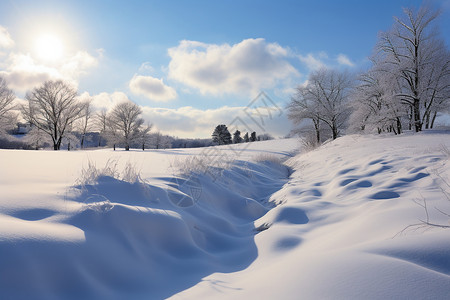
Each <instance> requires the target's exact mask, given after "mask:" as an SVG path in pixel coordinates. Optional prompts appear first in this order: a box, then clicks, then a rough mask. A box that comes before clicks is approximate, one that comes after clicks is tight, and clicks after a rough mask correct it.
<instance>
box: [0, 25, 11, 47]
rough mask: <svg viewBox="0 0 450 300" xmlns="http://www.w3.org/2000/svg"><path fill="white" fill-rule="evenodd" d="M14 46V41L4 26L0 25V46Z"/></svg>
mask: <svg viewBox="0 0 450 300" xmlns="http://www.w3.org/2000/svg"><path fill="white" fill-rule="evenodd" d="M13 46H14V41H13V39H12V38H11V36H10V35H9V32H8V30H6V28H5V27H2V26H0V48H11V47H13Z"/></svg>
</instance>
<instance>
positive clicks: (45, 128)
mask: <svg viewBox="0 0 450 300" xmlns="http://www.w3.org/2000/svg"><path fill="white" fill-rule="evenodd" d="M26 100H28V105H25V106H23V107H22V114H23V116H24V118H25V119H26V120H27V121H28V122H29V123H30V124H32V125H33V126H35V127H36V128H38V129H39V130H41V131H42V132H44V133H46V134H47V135H49V136H50V138H51V139H52V142H53V149H54V150H59V149H60V148H61V143H62V140H63V138H64V136H65V134H67V133H68V132H67V130H68V128H69V127H70V126H72V125H73V123H74V122H75V121H76V120H77V119H79V118H80V113H81V111H82V110H83V108H84V106H83V104H82V103H80V102H79V101H78V99H77V90H76V89H75V88H74V87H72V86H71V85H69V84H68V83H66V82H64V81H61V80H58V81H46V82H44V84H42V85H41V86H40V87H37V88H35V89H33V90H32V91H31V92H28V93H27V95H26Z"/></svg>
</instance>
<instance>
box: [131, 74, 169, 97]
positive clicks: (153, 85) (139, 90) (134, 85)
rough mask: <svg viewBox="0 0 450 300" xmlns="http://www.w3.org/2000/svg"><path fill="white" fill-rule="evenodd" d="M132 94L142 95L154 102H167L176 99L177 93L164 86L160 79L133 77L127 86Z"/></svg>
mask: <svg viewBox="0 0 450 300" xmlns="http://www.w3.org/2000/svg"><path fill="white" fill-rule="evenodd" d="M129 87H130V90H131V92H132V93H133V94H136V95H142V96H144V97H146V98H148V99H150V100H154V101H169V100H172V99H175V98H176V97H177V92H176V91H175V89H173V88H172V87H170V86H167V85H165V84H164V82H163V80H162V79H158V78H154V77H152V76H141V75H134V76H133V78H132V79H131V81H130V84H129Z"/></svg>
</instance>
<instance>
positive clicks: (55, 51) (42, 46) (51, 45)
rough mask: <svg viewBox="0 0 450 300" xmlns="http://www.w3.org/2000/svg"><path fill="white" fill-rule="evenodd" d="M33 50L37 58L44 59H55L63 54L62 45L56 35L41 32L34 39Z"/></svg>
mask: <svg viewBox="0 0 450 300" xmlns="http://www.w3.org/2000/svg"><path fill="white" fill-rule="evenodd" d="M35 51H36V54H37V55H38V57H39V58H41V59H43V60H46V61H49V62H51V61H56V60H58V59H60V58H61V57H62V56H63V52H64V46H63V43H62V41H61V39H59V38H58V37H57V36H55V35H52V34H43V35H40V36H38V37H37V39H36V41H35Z"/></svg>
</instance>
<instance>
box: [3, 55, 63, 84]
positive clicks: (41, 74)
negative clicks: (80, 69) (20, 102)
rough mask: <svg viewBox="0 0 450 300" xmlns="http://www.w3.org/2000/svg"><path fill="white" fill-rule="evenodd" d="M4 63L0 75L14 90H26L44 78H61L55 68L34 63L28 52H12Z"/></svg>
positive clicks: (44, 79)
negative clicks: (3, 69) (4, 68)
mask: <svg viewBox="0 0 450 300" xmlns="http://www.w3.org/2000/svg"><path fill="white" fill-rule="evenodd" d="M6 64H7V67H6V70H5V71H0V76H2V77H3V78H5V79H6V81H7V82H8V84H9V86H10V87H11V88H12V89H15V90H19V91H26V90H28V89H30V88H32V87H34V86H36V85H38V84H40V83H42V82H44V81H46V80H49V79H60V78H62V74H61V73H60V72H58V71H57V70H56V69H54V68H50V67H46V66H44V65H39V64H36V63H35V61H34V60H33V58H32V57H31V56H30V55H28V54H27V55H25V54H15V53H12V54H10V55H9V58H8V60H7V63H6Z"/></svg>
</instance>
